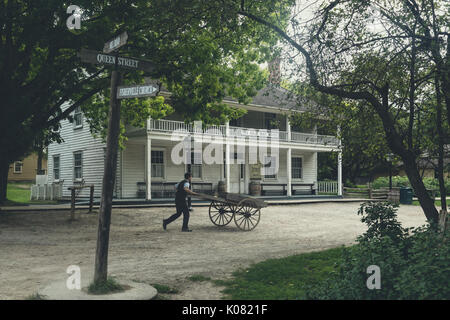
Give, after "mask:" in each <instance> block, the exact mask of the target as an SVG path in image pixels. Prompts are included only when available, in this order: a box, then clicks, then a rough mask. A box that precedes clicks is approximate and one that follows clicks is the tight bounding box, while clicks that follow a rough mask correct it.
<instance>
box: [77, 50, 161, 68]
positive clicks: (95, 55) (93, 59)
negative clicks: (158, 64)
mask: <svg viewBox="0 0 450 320" xmlns="http://www.w3.org/2000/svg"><path fill="white" fill-rule="evenodd" d="M78 56H79V57H80V58H81V61H83V62H87V63H92V64H102V65H108V66H114V65H115V64H116V56H115V55H113V54H108V53H102V52H98V51H95V50H89V49H81V52H80V53H79V55H78ZM117 66H118V67H119V68H124V69H131V70H142V71H146V72H152V71H153V69H154V67H153V64H152V63H151V62H149V61H145V60H141V59H137V58H132V57H121V56H118V57H117Z"/></svg>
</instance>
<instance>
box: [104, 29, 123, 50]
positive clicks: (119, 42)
mask: <svg viewBox="0 0 450 320" xmlns="http://www.w3.org/2000/svg"><path fill="white" fill-rule="evenodd" d="M127 40H128V33H127V32H126V31H125V32H123V33H121V34H120V35H118V36H117V37H115V38H114V39H111V40H109V41H108V42H107V43H105V46H104V47H103V52H104V53H111V52H113V51H115V50H117V49H119V48H120V47H122V46H124V45H126V44H127Z"/></svg>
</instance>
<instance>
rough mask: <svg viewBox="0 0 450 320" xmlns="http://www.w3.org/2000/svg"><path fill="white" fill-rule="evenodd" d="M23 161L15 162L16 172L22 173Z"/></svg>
mask: <svg viewBox="0 0 450 320" xmlns="http://www.w3.org/2000/svg"><path fill="white" fill-rule="evenodd" d="M22 167H23V162H22V161H16V162H14V173H22Z"/></svg>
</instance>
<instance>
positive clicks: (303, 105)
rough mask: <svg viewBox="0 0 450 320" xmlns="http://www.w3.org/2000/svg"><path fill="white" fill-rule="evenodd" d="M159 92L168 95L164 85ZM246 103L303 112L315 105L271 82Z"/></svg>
mask: <svg viewBox="0 0 450 320" xmlns="http://www.w3.org/2000/svg"><path fill="white" fill-rule="evenodd" d="M146 82H148V83H154V84H157V81H155V80H151V79H149V78H147V79H146ZM161 93H164V94H166V95H170V92H169V90H168V89H167V88H166V87H165V86H164V85H162V86H161ZM224 102H233V103H236V104H239V102H238V100H237V99H235V98H233V97H230V96H227V97H225V98H224ZM248 105H249V106H255V107H269V108H272V109H274V108H275V109H278V110H279V111H297V112H304V111H307V110H311V107H317V104H316V103H315V102H313V101H311V100H308V99H306V98H304V97H300V96H296V95H295V94H294V93H292V92H290V91H288V90H286V89H284V88H281V87H279V86H277V85H273V84H268V85H267V86H266V87H264V88H262V89H260V90H259V91H258V92H257V93H256V95H255V96H254V97H253V98H252V100H251V102H250V103H249V104H248Z"/></svg>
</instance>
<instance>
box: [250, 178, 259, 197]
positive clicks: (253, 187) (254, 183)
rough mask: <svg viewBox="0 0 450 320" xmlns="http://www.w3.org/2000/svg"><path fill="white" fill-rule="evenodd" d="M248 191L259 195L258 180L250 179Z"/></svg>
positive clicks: (252, 194) (253, 194)
mask: <svg viewBox="0 0 450 320" xmlns="http://www.w3.org/2000/svg"><path fill="white" fill-rule="evenodd" d="M249 191H250V195H251V196H260V195H261V182H259V181H251V182H250V185H249Z"/></svg>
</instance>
